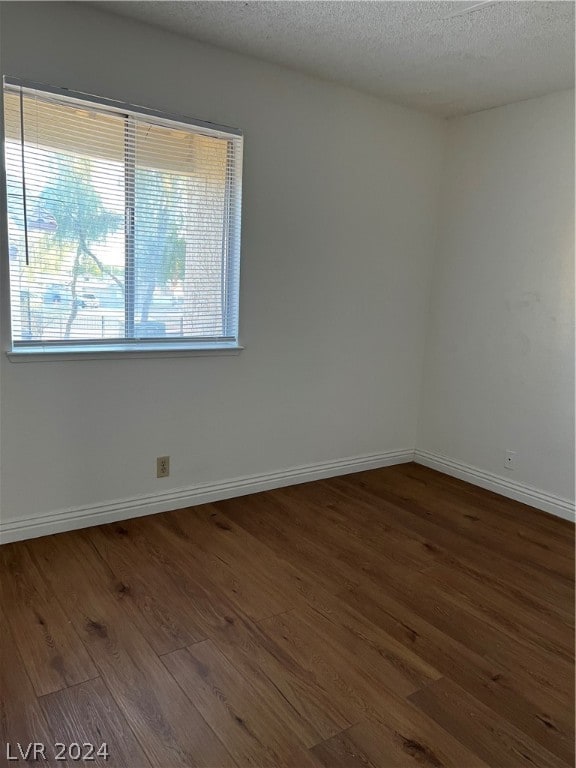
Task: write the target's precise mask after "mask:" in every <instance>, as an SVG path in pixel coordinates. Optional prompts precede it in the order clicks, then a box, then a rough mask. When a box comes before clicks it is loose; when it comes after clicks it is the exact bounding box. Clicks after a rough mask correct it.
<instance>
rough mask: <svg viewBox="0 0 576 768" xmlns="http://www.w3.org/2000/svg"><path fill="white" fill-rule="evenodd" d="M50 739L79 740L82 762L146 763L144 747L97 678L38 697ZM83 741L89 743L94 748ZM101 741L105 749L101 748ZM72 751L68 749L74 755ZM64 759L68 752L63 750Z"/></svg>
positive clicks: (128, 767) (119, 767) (124, 766)
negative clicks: (88, 747)
mask: <svg viewBox="0 0 576 768" xmlns="http://www.w3.org/2000/svg"><path fill="white" fill-rule="evenodd" d="M40 705H41V707H42V711H43V712H44V717H45V718H46V721H47V723H48V726H49V729H50V734H51V737H52V739H53V742H60V743H61V744H65V745H71V744H79V745H80V747H81V748H82V749H81V753H80V754H81V756H83V757H86V760H85V761H83V762H88V761H89V763H90V765H100V766H109V768H134V766H139V767H140V766H142V768H145V766H149V765H150V763H149V761H148V759H147V758H146V755H145V753H144V751H143V750H142V748H141V746H140V744H139V743H138V741H137V740H136V738H135V736H134V734H133V733H132V731H131V730H130V728H129V727H128V723H127V722H126V719H125V718H124V717H123V716H122V714H121V712H120V710H119V709H118V707H117V705H116V702H115V701H114V699H113V698H112V696H111V695H110V692H109V691H108V689H107V688H106V686H105V685H104V683H103V682H102V680H101V679H100V678H97V679H96V680H89V681H88V682H86V683H81V684H80V685H75V686H73V687H71V688H68V689H66V690H63V691H58V692H57V693H51V694H48V695H47V696H43V697H42V698H41V699H40ZM84 745H92V746H93V747H94V750H89V749H87V748H86V747H85V746H84ZM102 745H105V748H106V749H105V752H103V751H102ZM75 754H76V752H72V753H71V755H72V757H74V756H75ZM64 756H65V757H67V758H68V759H67V761H66V762H76V761H73V760H70V753H68V752H64Z"/></svg>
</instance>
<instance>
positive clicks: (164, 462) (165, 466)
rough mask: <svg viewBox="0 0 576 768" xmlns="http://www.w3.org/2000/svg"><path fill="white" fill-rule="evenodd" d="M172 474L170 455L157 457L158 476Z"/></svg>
mask: <svg viewBox="0 0 576 768" xmlns="http://www.w3.org/2000/svg"><path fill="white" fill-rule="evenodd" d="M169 475H170V456H158V458H157V459H156V477H168V476H169Z"/></svg>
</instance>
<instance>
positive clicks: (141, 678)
mask: <svg viewBox="0 0 576 768" xmlns="http://www.w3.org/2000/svg"><path fill="white" fill-rule="evenodd" d="M27 546H28V547H29V548H30V550H31V553H32V556H33V558H34V560H35V562H37V563H38V565H39V567H40V569H41V571H42V573H43V574H44V577H45V578H46V579H47V580H48V581H49V582H50V583H51V584H52V585H53V587H56V585H57V588H58V592H59V595H61V599H62V604H63V606H64V607H65V610H66V613H67V615H68V617H69V618H70V620H71V621H72V623H73V624H74V626H75V628H76V631H77V632H78V634H79V636H80V637H81V638H82V640H83V642H84V643H85V645H86V647H87V649H88V650H89V652H90V655H91V656H92V659H93V660H94V663H95V665H96V666H97V667H98V670H99V672H100V675H101V676H102V678H103V680H104V682H105V683H106V686H107V688H108V690H109V691H110V693H111V694H112V696H113V697H114V699H115V700H116V703H117V704H118V706H119V708H120V710H121V712H122V714H123V715H124V717H125V718H126V720H127V721H128V724H129V725H130V728H131V729H132V731H133V732H134V734H135V735H136V737H137V738H138V741H139V742H140V744H141V745H142V748H143V749H144V750H145V753H146V756H147V757H148V759H149V760H150V762H151V763H152V765H155V766H159V767H160V768H165V767H166V766H215V767H216V766H232V765H234V761H233V760H232V758H231V757H230V755H229V754H228V752H227V751H226V750H225V748H224V747H223V745H222V744H221V743H220V741H219V740H218V739H217V737H216V736H215V734H214V732H213V731H212V730H211V729H210V728H209V727H208V726H207V724H206V723H205V721H204V720H203V719H202V717H201V716H200V714H199V712H198V711H197V710H196V709H195V708H194V707H193V706H192V704H191V703H190V701H189V700H188V699H187V698H186V696H185V695H184V694H183V692H182V690H181V689H180V688H179V687H178V685H177V683H176V681H175V680H174V679H173V678H172V676H171V675H170V674H169V673H168V672H167V670H166V668H165V667H164V665H163V664H162V663H161V661H160V660H159V658H158V656H157V655H156V654H155V653H154V652H153V650H152V648H151V647H150V645H149V644H148V643H147V642H146V640H145V639H144V637H143V636H142V635H141V634H140V632H139V631H138V630H137V628H136V627H135V626H134V625H133V624H132V622H131V621H130V619H129V616H128V615H127V612H126V611H125V609H124V607H123V605H122V598H121V596H118V593H117V590H115V589H114V583H113V582H114V580H113V578H111V575H110V574H109V573H108V570H107V567H106V566H105V564H104V563H103V562H102V561H101V560H100V558H99V556H98V555H97V554H96V551H95V550H94V549H92V548H91V547H90V546H89V544H88V543H87V541H86V539H85V538H84V537H83V536H81V535H79V534H63V535H60V536H52V537H46V538H44V539H36V540H34V541H31V542H27ZM111 582H112V586H110V583H111Z"/></svg>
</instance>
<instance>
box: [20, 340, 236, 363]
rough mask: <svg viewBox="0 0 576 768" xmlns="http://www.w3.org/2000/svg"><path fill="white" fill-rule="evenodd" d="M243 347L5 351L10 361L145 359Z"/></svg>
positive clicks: (225, 352)
mask: <svg viewBox="0 0 576 768" xmlns="http://www.w3.org/2000/svg"><path fill="white" fill-rule="evenodd" d="M243 349H244V347H242V346H240V345H239V344H228V345H224V344H218V345H217V346H215V345H210V344H205V345H202V344H194V345H193V346H192V345H191V346H184V345H182V344H174V345H169V344H142V345H135V344H125V345H115V346H109V347H100V348H98V349H95V348H94V347H75V348H74V349H71V348H69V347H50V348H48V347H28V348H26V349H13V350H10V351H8V352H6V355H7V356H8V358H9V360H11V362H13V363H33V362H36V363H37V362H43V363H55V362H59V361H61V362H69V361H72V360H125V359H128V358H130V359H132V360H134V359H137V360H138V359H148V358H158V357H218V356H229V355H239V354H240V352H242V350H243Z"/></svg>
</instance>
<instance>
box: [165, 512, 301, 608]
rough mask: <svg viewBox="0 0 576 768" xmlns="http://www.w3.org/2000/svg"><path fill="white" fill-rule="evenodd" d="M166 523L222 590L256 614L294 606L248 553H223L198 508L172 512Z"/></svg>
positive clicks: (167, 516) (240, 605) (241, 605)
mask: <svg viewBox="0 0 576 768" xmlns="http://www.w3.org/2000/svg"><path fill="white" fill-rule="evenodd" d="M162 523H163V524H164V523H166V524H167V527H168V529H169V530H170V532H172V533H175V534H176V536H177V537H178V538H180V540H183V541H184V542H185V543H186V546H187V548H188V549H189V551H190V552H193V553H194V557H195V559H196V561H197V562H198V563H200V564H201V565H202V567H203V568H204V570H205V571H206V572H207V573H209V574H210V579H211V580H212V581H213V582H214V583H215V584H217V585H218V586H219V588H220V589H221V590H222V592H224V594H225V595H226V596H227V597H228V598H229V599H230V600H231V601H232V602H234V603H236V604H237V605H238V606H239V607H240V608H241V609H242V610H243V611H244V612H246V613H248V615H250V616H251V617H252V618H254V619H260V618H264V617H265V616H273V615H275V614H276V613H281V612H282V611H286V610H288V609H289V608H290V607H292V606H291V603H290V598H289V597H288V596H286V595H283V594H282V592H281V591H280V590H279V589H278V588H277V587H276V585H275V584H274V583H270V582H269V581H268V580H267V579H265V577H263V576H262V574H261V573H260V572H259V571H258V569H257V568H255V567H254V563H253V560H252V559H251V558H250V556H249V554H248V553H245V554H244V557H242V558H238V559H236V560H233V561H232V560H231V559H230V560H227V559H226V557H223V556H221V555H219V554H218V551H217V549H215V548H214V547H213V542H212V540H211V539H210V536H209V535H208V536H206V529H205V525H204V521H203V520H202V519H201V517H197V516H196V515H195V513H194V511H192V510H189V509H184V510H177V511H175V512H169V513H167V514H166V516H165V517H164V519H163V520H162Z"/></svg>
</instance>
